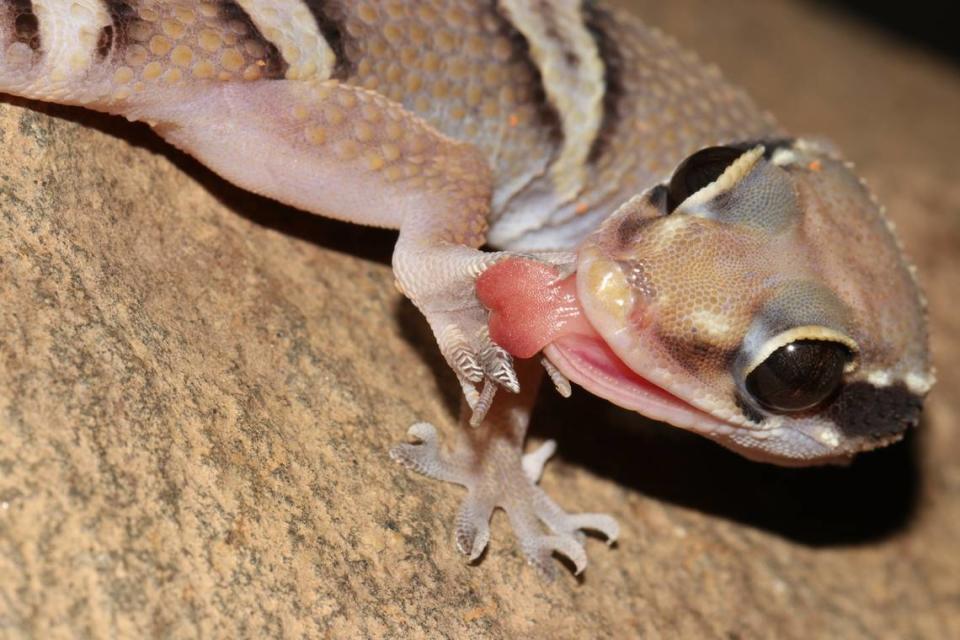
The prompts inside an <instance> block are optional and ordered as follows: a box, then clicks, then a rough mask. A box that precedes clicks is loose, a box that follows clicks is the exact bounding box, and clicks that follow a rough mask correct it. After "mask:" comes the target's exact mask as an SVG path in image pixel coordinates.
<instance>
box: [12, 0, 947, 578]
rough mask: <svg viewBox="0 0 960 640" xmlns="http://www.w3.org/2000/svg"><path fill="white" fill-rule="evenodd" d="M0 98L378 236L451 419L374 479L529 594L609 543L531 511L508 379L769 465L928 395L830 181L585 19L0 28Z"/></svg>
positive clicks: (767, 121) (537, 461)
mask: <svg viewBox="0 0 960 640" xmlns="http://www.w3.org/2000/svg"><path fill="white" fill-rule="evenodd" d="M0 92H3V93H8V94H12V95H18V96H22V97H26V98H30V99H34V100H40V101H48V102H57V103H64V104H72V105H79V106H83V107H87V108H90V109H96V110H100V111H105V112H108V113H113V114H117V115H121V116H124V117H127V118H129V119H131V120H141V121H145V122H147V123H149V124H150V125H151V126H152V127H153V128H154V130H155V131H156V132H157V133H158V134H159V135H161V136H162V137H163V138H165V139H166V140H168V141H169V142H170V143H172V144H174V145H176V146H177V147H179V148H181V149H183V150H185V151H187V152H188V153H190V154H192V155H193V156H195V157H196V158H198V159H199V160H200V161H201V162H203V163H205V164H206V165H208V166H209V167H210V168H211V169H213V170H214V171H216V172H218V173H219V174H220V175H222V176H223V177H224V178H226V179H228V180H230V181H232V182H234V183H236V184H238V185H240V186H242V187H244V188H246V189H249V190H250V191H254V192H257V193H260V194H264V195H267V196H270V197H272V198H275V199H276V200H279V201H281V202H284V203H287V204H290V205H293V206H296V207H299V208H301V209H303V210H305V211H308V212H311V213H316V214H319V215H325V216H329V217H334V218H339V219H342V220H347V221H351V222H356V223H360V224H367V225H377V226H383V227H389V228H395V229H398V230H399V238H398V241H397V245H396V249H395V253H394V257H393V268H394V272H395V274H396V278H397V284H398V286H399V287H400V289H401V290H402V291H403V292H404V293H405V294H406V295H407V296H408V297H409V298H410V299H411V300H412V301H413V303H414V304H415V305H416V306H417V307H418V308H419V309H420V310H421V311H422V312H423V314H424V316H425V317H426V319H427V321H428V322H429V324H430V326H431V328H432V330H433V332H434V335H435V336H436V338H437V342H438V344H439V346H440V349H441V352H442V353H443V355H444V357H445V358H446V360H447V362H448V363H449V364H450V366H451V367H452V369H453V370H454V372H455V374H456V375H457V377H458V379H459V381H460V383H461V386H462V388H463V390H464V395H465V402H466V407H465V409H464V411H463V417H462V422H463V429H462V430H461V431H460V432H459V434H458V442H457V445H456V447H454V449H453V451H451V452H446V451H442V450H441V448H440V446H439V442H438V437H437V434H436V431H435V429H434V428H433V427H432V426H430V425H428V424H424V423H421V424H418V425H414V427H412V428H411V429H410V432H409V433H410V435H411V437H412V438H413V442H410V443H406V444H401V445H398V446H397V447H395V448H394V449H393V450H392V451H391V455H392V457H393V458H394V459H395V460H397V461H399V462H401V463H402V464H404V465H406V466H408V467H411V468H414V469H416V470H418V471H420V472H422V473H424V474H426V475H429V476H432V477H436V478H439V479H442V480H446V481H451V482H455V483H459V484H461V485H464V486H465V487H466V488H467V490H468V493H467V497H466V499H465V501H464V503H463V506H462V508H461V510H460V513H459V514H458V516H457V520H456V533H455V536H456V541H457V545H458V548H459V549H460V550H461V551H462V552H463V553H464V554H466V555H467V556H468V557H469V558H471V559H475V558H477V557H478V556H479V555H480V553H481V552H482V551H483V549H484V548H485V546H486V544H487V541H488V540H489V528H488V523H489V519H490V516H491V514H492V512H493V511H494V509H496V508H501V509H503V510H504V511H506V512H507V515H508V516H509V518H510V521H511V524H512V526H513V528H514V531H515V532H516V534H517V537H518V540H519V544H520V546H521V548H522V550H523V552H524V553H525V554H526V556H527V558H528V559H529V560H530V561H531V562H532V563H534V564H535V565H537V566H538V567H540V568H541V569H542V570H543V571H544V572H546V573H550V572H552V571H553V565H554V563H553V561H552V560H551V556H552V555H553V554H554V553H560V554H562V555H564V556H566V557H568V558H569V559H570V560H571V561H572V562H573V564H574V565H575V567H576V570H577V571H580V570H582V569H583V567H584V566H585V564H586V555H585V552H584V549H583V546H582V534H581V530H583V529H592V530H596V531H599V532H600V533H602V534H604V535H605V536H606V537H607V538H608V539H610V540H614V539H615V538H616V536H617V533H618V528H617V524H616V522H615V521H614V520H613V519H612V518H611V517H609V516H607V515H604V514H570V513H567V512H566V511H564V510H563V509H561V508H560V507H559V506H558V505H557V504H556V503H555V502H554V501H553V500H551V499H550V498H549V497H548V496H547V495H546V494H545V493H544V492H543V491H542V490H541V489H540V488H539V487H538V486H537V481H538V479H539V476H540V473H541V471H542V469H543V465H544V462H545V461H546V459H547V458H548V457H549V455H550V454H551V453H552V451H553V447H554V445H553V444H552V443H548V444H546V445H544V447H542V448H541V449H539V450H537V451H535V452H532V453H529V454H526V455H525V454H524V449H523V444H524V438H525V434H526V426H527V421H528V419H529V414H530V410H531V407H532V403H533V399H534V397H535V391H536V388H537V385H538V383H539V381H540V378H541V377H542V369H541V367H540V365H539V363H536V362H534V361H522V360H517V361H516V362H515V361H514V356H516V357H518V358H524V359H526V358H531V357H532V356H535V355H537V354H541V353H542V354H543V356H544V359H543V361H542V362H543V366H544V367H545V368H546V371H547V373H548V374H549V376H550V378H551V380H552V381H553V383H554V384H555V385H556V386H557V388H558V389H560V390H561V391H562V392H564V393H566V392H569V388H570V386H569V381H570V380H572V381H574V382H576V383H578V384H579V385H581V386H583V387H585V388H586V389H588V390H589V391H591V392H593V393H595V394H597V395H599V396H601V397H604V398H606V399H608V400H610V401H612V402H614V403H616V404H619V405H621V406H623V407H626V408H629V409H633V410H636V411H638V412H640V413H643V414H645V415H647V416H649V417H652V418H656V419H660V420H664V421H666V422H669V423H671V424H674V425H676V426H679V427H682V428H686V429H690V430H693V431H696V432H698V433H702V434H703V435H706V436H708V437H710V438H712V439H714V440H716V441H718V442H720V443H721V444H723V445H724V446H727V447H729V448H732V449H734V450H736V451H738V452H740V453H742V454H744V455H746V456H748V457H751V458H754V459H759V460H763V461H767V462H774V463H778V464H788V465H804V464H816V463H823V462H837V461H843V460H846V459H849V458H850V457H851V456H853V455H854V454H856V453H857V452H860V451H864V450H867V449H871V448H875V447H877V446H881V445H884V444H887V443H889V442H893V441H895V440H896V439H898V438H899V437H900V436H901V435H902V434H903V432H904V431H905V430H906V429H908V428H909V427H910V426H912V425H915V424H916V423H917V420H918V417H919V412H920V409H921V404H922V400H923V397H924V395H925V394H926V393H927V391H928V390H929V388H930V386H931V385H932V382H933V376H932V373H931V367H930V362H929V356H928V353H927V337H926V321H925V314H924V308H923V300H922V296H921V294H920V293H919V290H918V288H917V285H916V282H915V280H914V278H913V274H912V271H911V269H910V268H909V266H908V265H907V264H906V262H905V260H904V258H903V256H902V253H901V251H900V248H899V246H898V244H897V241H896V239H895V237H894V235H893V233H892V231H891V229H890V226H889V224H888V223H887V222H886V220H885V218H884V215H883V212H882V209H881V207H880V206H879V205H878V204H877V203H876V201H875V200H874V198H873V197H872V196H871V194H870V193H869V192H868V191H867V189H866V187H865V186H864V185H863V183H862V182H861V181H860V180H859V179H858V178H857V177H856V176H855V174H854V173H853V172H852V170H851V167H850V166H849V165H848V164H846V163H845V162H843V161H842V160H841V159H840V158H839V157H838V155H837V154H836V153H835V152H834V151H833V150H832V149H830V148H829V147H828V146H827V145H825V144H823V143H819V142H815V141H810V140H806V139H803V138H796V137H792V136H791V135H790V134H788V133H787V132H785V131H784V130H782V129H781V128H780V126H779V125H778V124H776V122H775V121H773V120H772V118H770V117H769V116H768V115H767V114H765V113H764V112H762V111H761V110H759V109H758V108H757V107H756V106H755V105H754V104H753V102H752V101H751V100H750V99H749V98H748V97H747V96H746V95H745V94H744V93H743V92H742V91H740V90H738V89H737V88H735V87H732V86H731V85H729V84H728V83H727V82H726V81H724V80H723V78H722V77H721V76H720V74H719V72H717V70H716V69H715V68H713V67H711V66H709V65H705V64H703V63H702V62H701V61H699V60H698V59H697V58H696V57H695V56H693V55H691V54H689V53H687V52H685V51H684V50H682V49H681V48H679V47H678V46H677V45H676V44H675V43H674V42H673V41H672V40H670V39H669V38H667V37H665V36H664V35H662V34H660V33H659V32H658V31H656V30H655V29H651V28H648V27H646V26H644V25H643V24H642V23H640V22H639V20H637V19H636V18H634V17H633V16H630V15H628V14H626V13H624V12H622V11H619V10H616V9H614V8H612V7H609V6H607V5H606V4H604V3H602V2H587V1H584V2H577V1H575V0H539V1H536V2H533V1H531V0H526V1H523V0H489V1H483V2H467V1H464V0H429V1H424V2H411V1H400V0H364V1H357V2H353V1H347V0H276V1H271V2H266V1H262V0H217V1H209V2H205V1H186V0H183V1H178V0H170V1H165V2H160V1H154V0H3V1H0ZM484 245H486V246H488V247H490V248H492V249H496V251H486V250H482V249H481V247H483V246H484ZM499 387H503V388H505V389H507V390H509V391H511V392H513V393H499V394H496V393H495V392H496V390H497V389H498V388H499ZM468 424H470V425H473V427H470V426H467V425H468Z"/></svg>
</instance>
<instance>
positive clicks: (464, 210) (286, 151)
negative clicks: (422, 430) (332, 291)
mask: <svg viewBox="0 0 960 640" xmlns="http://www.w3.org/2000/svg"><path fill="white" fill-rule="evenodd" d="M227 4H231V6H232V3H224V5H223V6H220V5H214V4H212V3H211V4H209V5H206V4H205V5H204V6H203V7H201V8H199V9H198V10H194V8H192V7H191V6H190V3H161V4H157V5H156V6H155V7H152V8H149V10H148V9H147V8H144V7H140V8H138V7H134V6H130V5H128V4H126V3H114V4H110V3H103V4H101V3H95V2H91V3H86V4H84V6H83V7H81V8H82V9H84V10H83V11H80V10H78V11H75V12H62V13H61V12H57V11H52V12H46V13H44V14H43V20H40V21H38V20H36V19H35V17H34V16H33V14H24V16H23V17H22V19H21V20H20V22H22V23H24V24H29V25H34V26H36V25H39V27H42V28H39V27H38V28H37V29H35V30H36V33H34V34H33V35H34V36H35V37H34V38H32V39H30V40H29V41H28V42H21V41H19V40H18V41H15V42H7V41H6V40H5V39H4V38H5V37H6V35H4V34H5V32H4V31H3V30H0V52H2V53H0V91H2V92H8V93H12V94H17V95H21V96H24V97H27V98H33V99H39V100H46V101H51V102H60V103H67V104H75V105H81V106H84V107H88V108H91V109H97V110H100V111H107V112H110V113H114V114H119V115H123V116H125V117H127V118H128V119H131V120H141V121H144V122H147V123H149V124H150V125H151V126H152V127H153V128H154V129H155V130H156V131H157V132H158V133H159V134H160V135H161V136H163V137H164V138H165V139H166V140H168V141H170V142H171V143H173V144H174V145H176V146H177V147H179V148H181V149H183V150H185V151H187V152H188V153H190V154H191V155H193V156H195V157H196V158H197V159H199V160H200V161H202V162H203V163H204V164H206V165H207V166H209V167H210V168H211V169H213V170H214V171H216V172H217V173H219V174H220V175H222V176H223V177H225V178H227V179H228V180H230V181H232V182H234V183H236V184H238V185H240V186H241V187H244V188H246V189H249V190H250V191H254V192H257V193H260V194H263V195H267V196H269V197H272V198H274V199H276V200H278V201H280V202H283V203H286V204H290V205H293V206H296V207H299V208H301V209H304V210H306V211H309V212H313V213H318V214H321V215H325V216H328V217H333V218H338V219H341V220H346V221H350V222H357V223H360V224H369V225H376V226H382V227H389V228H395V229H399V230H400V239H399V242H398V244H397V247H396V252H395V255H394V260H393V266H394V269H395V273H396V277H397V283H398V285H399V287H400V289H401V290H402V291H403V292H404V293H405V294H406V295H407V296H408V297H409V298H410V299H411V300H412V301H413V302H414V304H416V306H417V307H418V308H419V309H420V310H421V311H422V312H423V313H424V315H425V316H426V318H427V320H428V322H429V323H430V326H431V328H432V330H433V332H434V334H435V335H436V338H437V341H438V343H439V345H440V348H441V351H442V352H443V355H444V357H445V358H446V360H447V362H448V363H449V364H450V366H451V367H453V369H454V371H455V372H456V374H457V376H458V378H459V379H460V382H461V384H462V386H463V388H464V392H465V394H466V397H467V399H468V401H469V402H470V403H471V406H475V407H477V413H478V417H479V416H480V415H482V413H483V411H484V408H485V407H486V406H487V405H488V404H489V401H490V399H491V396H492V391H493V389H495V388H496V386H498V385H502V386H504V387H507V388H509V389H511V390H516V388H517V382H516V377H515V374H514V372H513V367H512V361H511V358H510V356H509V354H507V353H506V352H505V351H504V350H502V349H500V348H499V347H497V345H496V344H494V343H493V342H492V341H491V340H490V337H489V335H488V333H487V328H486V325H487V313H486V310H485V309H484V308H483V306H482V305H480V304H479V302H478V301H477V300H476V297H475V295H474V293H473V291H474V281H475V279H476V277H477V275H479V274H480V273H481V272H482V271H483V270H484V269H485V268H486V267H487V266H489V265H490V264H492V263H493V262H495V261H497V260H498V258H499V257H498V255H497V254H490V253H484V252H481V251H479V250H478V247H479V246H481V245H482V244H483V243H484V241H485V239H486V232H487V226H488V217H489V215H490V201H491V193H492V190H493V177H492V173H491V170H490V167H489V166H488V162H487V160H486V158H485V157H484V156H483V155H482V154H481V153H480V152H479V151H478V150H477V149H476V148H475V147H474V146H473V145H472V144H469V143H465V142H461V141H457V140H454V139H452V138H450V137H448V136H446V135H444V134H443V133H441V132H440V131H438V130H437V129H436V128H434V127H433V126H431V125H430V124H428V123H427V122H426V121H424V120H423V119H421V118H420V117H418V116H416V115H415V114H414V113H412V112H411V111H409V110H408V109H406V108H404V107H403V106H402V105H401V104H399V103H397V102H395V101H393V100H391V99H388V98H387V97H385V96H384V95H382V94H380V93H377V92H375V91H371V90H367V89H364V88H362V87H359V86H357V85H355V84H352V83H349V82H346V81H343V80H341V79H339V78H334V77H332V75H333V74H335V73H336V65H335V64H334V61H333V58H332V57H331V56H332V55H333V54H332V51H328V50H325V49H323V48H322V47H321V48H319V49H316V50H312V51H311V56H312V57H313V58H316V59H315V60H313V58H311V60H312V62H311V63H310V64H309V65H307V66H304V67H303V68H300V67H298V66H294V65H293V63H292V62H290V61H288V60H286V59H285V58H283V57H282V56H281V54H280V50H279V49H278V47H277V46H276V45H275V44H274V43H272V42H271V41H269V40H267V39H266V38H265V37H264V36H263V33H272V34H273V35H274V37H275V38H279V40H278V42H281V41H282V42H286V41H287V40H289V41H290V43H291V46H293V45H295V44H296V43H297V42H300V40H303V39H304V38H307V36H309V35H310V34H309V33H305V32H304V29H306V27H305V26H304V23H301V22H298V21H296V20H292V19H281V17H280V15H279V14H276V12H275V11H272V10H271V9H270V7H269V6H268V5H269V3H250V4H249V6H248V7H247V8H248V9H249V11H250V13H246V12H244V11H242V10H240V9H239V8H237V7H236V6H232V8H231V7H230V6H227ZM43 6H45V5H43ZM277 8H279V9H283V10H284V11H286V10H290V11H292V10H293V8H292V5H289V4H279V5H277ZM141 9H142V10H141ZM75 14H76V15H75ZM275 23H276V24H275ZM18 24H19V23H18ZM308 31H309V29H308ZM48 36H49V37H48ZM281 36H282V37H281ZM318 38H319V37H318V36H314V37H313V40H311V41H312V42H314V43H315V44H316V43H317V42H319V41H320V40H319V39H318ZM285 39H286V40H285ZM305 41H306V40H304V42H305ZM44 45H46V46H44ZM54 45H57V46H54ZM241 45H242V46H241ZM293 50H296V47H293ZM327 54H329V55H327ZM306 69H312V71H311V72H310V73H307V71H306ZM487 383H490V384H487ZM480 385H485V386H487V387H488V390H487V392H486V393H485V394H484V395H483V396H482V397H481V395H480V393H479V391H478V387H479V386H480Z"/></svg>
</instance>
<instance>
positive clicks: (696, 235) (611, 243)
mask: <svg viewBox="0 0 960 640" xmlns="http://www.w3.org/2000/svg"><path fill="white" fill-rule="evenodd" d="M576 293H577V298H578V302H579V304H580V306H581V308H582V310H583V313H584V315H585V316H586V319H587V320H588V321H589V324H590V325H591V327H592V329H593V330H594V331H595V332H596V335H598V336H599V337H600V339H601V340H602V343H603V344H602V345H598V344H595V343H591V340H590V339H589V338H586V337H585V335H586V333H585V332H581V333H580V334H579V335H574V336H567V337H566V338H560V339H558V340H556V341H554V343H553V344H552V345H551V346H550V347H548V348H547V350H546V353H547V355H548V357H550V358H551V360H553V361H554V364H556V365H558V366H559V367H560V368H561V370H563V371H564V373H566V374H567V375H568V376H570V377H571V378H572V379H574V380H575V381H576V382H578V383H580V384H581V385H583V386H586V387H587V388H588V389H590V390H591V391H592V392H594V393H596V394H598V395H601V396H604V397H607V398H608V399H610V400H612V401H613V402H615V403H617V404H620V405H622V406H625V407H627V408H631V409H635V410H637V411H639V412H641V413H643V414H645V415H648V416H650V417H653V418H657V419H661V420H664V421H666V422H670V423H673V424H675V425H677V426H681V427H685V428H688V429H691V430H694V431H698V432H701V433H703V434H705V435H707V436H710V437H712V438H714V439H716V440H717V441H719V442H720V443H721V444H724V445H725V446H728V447H730V448H732V449H734V450H737V451H739V452H741V453H743V454H744V455H746V456H747V457H750V458H753V459H760V460H765V461H769V462H775V463H779V464H787V465H804V464H815V463H823V462H833V461H843V460H845V459H848V458H850V457H851V456H852V455H853V454H855V453H857V452H859V451H864V450H868V449H872V448H875V447H878V446H882V445H885V444H887V443H889V442H892V441H895V440H897V439H899V438H900V437H901V436H902V434H903V433H904V431H905V430H906V429H908V428H909V427H910V426H912V425H915V424H916V423H917V421H918V418H919V413H920V408H921V404H922V399H923V397H924V395H925V394H926V392H927V391H928V390H929V388H930V386H931V384H932V381H933V375H932V371H931V366H930V362H929V356H928V352H927V331H926V318H925V310H924V302H923V298H922V295H921V293H920V291H919V289H918V287H917V284H916V282H915V280H914V277H913V274H912V271H911V269H910V267H908V265H907V263H906V262H905V260H904V258H903V255H902V253H901V250H900V248H899V245H898V243H897V241H896V239H895V237H894V235H893V233H892V229H891V226H890V224H889V223H888V222H887V221H886V220H885V218H884V216H883V212H882V210H881V208H880V207H879V205H878V204H877V203H876V201H875V200H874V199H873V198H872V197H871V195H870V193H869V192H868V191H867V189H866V188H865V186H864V185H863V183H862V181H861V180H860V179H858V178H857V177H856V176H855V175H854V174H853V172H852V171H851V169H850V166H849V165H848V164H846V163H844V162H842V161H841V160H839V159H838V158H836V157H835V156H833V155H832V154H830V153H829V152H827V151H826V150H825V149H824V148H822V147H820V146H819V145H816V144H813V143H809V142H805V141H777V142H773V143H767V144H745V145H734V146H727V147H711V148H707V149H702V150H700V151H698V152H697V153H694V154H693V155H691V156H689V157H688V158H686V159H685V160H684V161H683V162H682V163H681V164H680V165H678V166H677V168H676V169H675V171H674V173H673V175H672V177H671V179H670V180H669V182H667V183H665V184H662V185H658V186H656V187H654V188H652V189H650V190H649V191H647V192H646V193H643V194H641V195H639V196H636V197H634V198H633V199H631V200H630V201H628V202H627V203H626V204H625V205H623V206H622V207H621V208H620V209H619V210H618V211H617V212H616V213H615V214H614V215H612V216H611V217H610V218H608V219H607V220H606V221H605V223H604V224H603V225H602V227H601V228H600V229H599V230H598V231H596V232H595V233H594V235H593V236H591V237H590V238H589V239H588V240H587V242H585V243H584V244H583V245H582V248H581V250H580V253H579V258H578V265H577V274H576ZM610 360H616V361H618V362H616V363H614V362H611V361H610Z"/></svg>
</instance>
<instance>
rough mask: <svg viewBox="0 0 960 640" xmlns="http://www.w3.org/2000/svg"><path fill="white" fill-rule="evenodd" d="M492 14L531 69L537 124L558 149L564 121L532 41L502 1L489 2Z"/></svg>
mask: <svg viewBox="0 0 960 640" xmlns="http://www.w3.org/2000/svg"><path fill="white" fill-rule="evenodd" d="M489 7H490V15H491V16H492V17H493V19H494V20H495V21H496V24H497V29H496V30H497V35H499V36H502V37H504V38H506V39H507V40H508V41H509V42H510V45H511V47H512V49H513V58H514V59H516V60H519V61H521V62H522V64H523V65H524V66H525V67H526V68H527V70H528V71H529V76H528V77H530V79H531V80H530V84H531V87H530V89H531V91H530V96H531V97H530V100H531V102H532V104H533V106H534V108H535V110H536V118H537V125H538V126H539V127H541V128H542V129H545V130H546V131H547V132H548V135H549V138H550V141H551V143H552V144H554V145H555V146H556V147H557V148H558V149H559V148H560V146H561V145H562V144H563V139H564V135H563V123H562V122H561V120H560V114H559V113H558V112H557V108H556V107H555V106H554V105H553V103H552V102H550V99H549V97H548V96H547V88H546V86H545V85H544V83H543V75H542V74H541V73H540V68H539V67H538V66H537V63H536V61H534V59H533V55H532V54H531V53H530V43H529V42H527V38H526V36H524V35H523V34H522V33H521V32H520V30H519V29H517V28H516V27H515V26H513V23H512V22H510V20H509V18H508V17H507V16H506V15H504V14H503V13H502V11H501V8H500V3H499V2H496V1H495V0H491V1H490V3H489Z"/></svg>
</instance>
